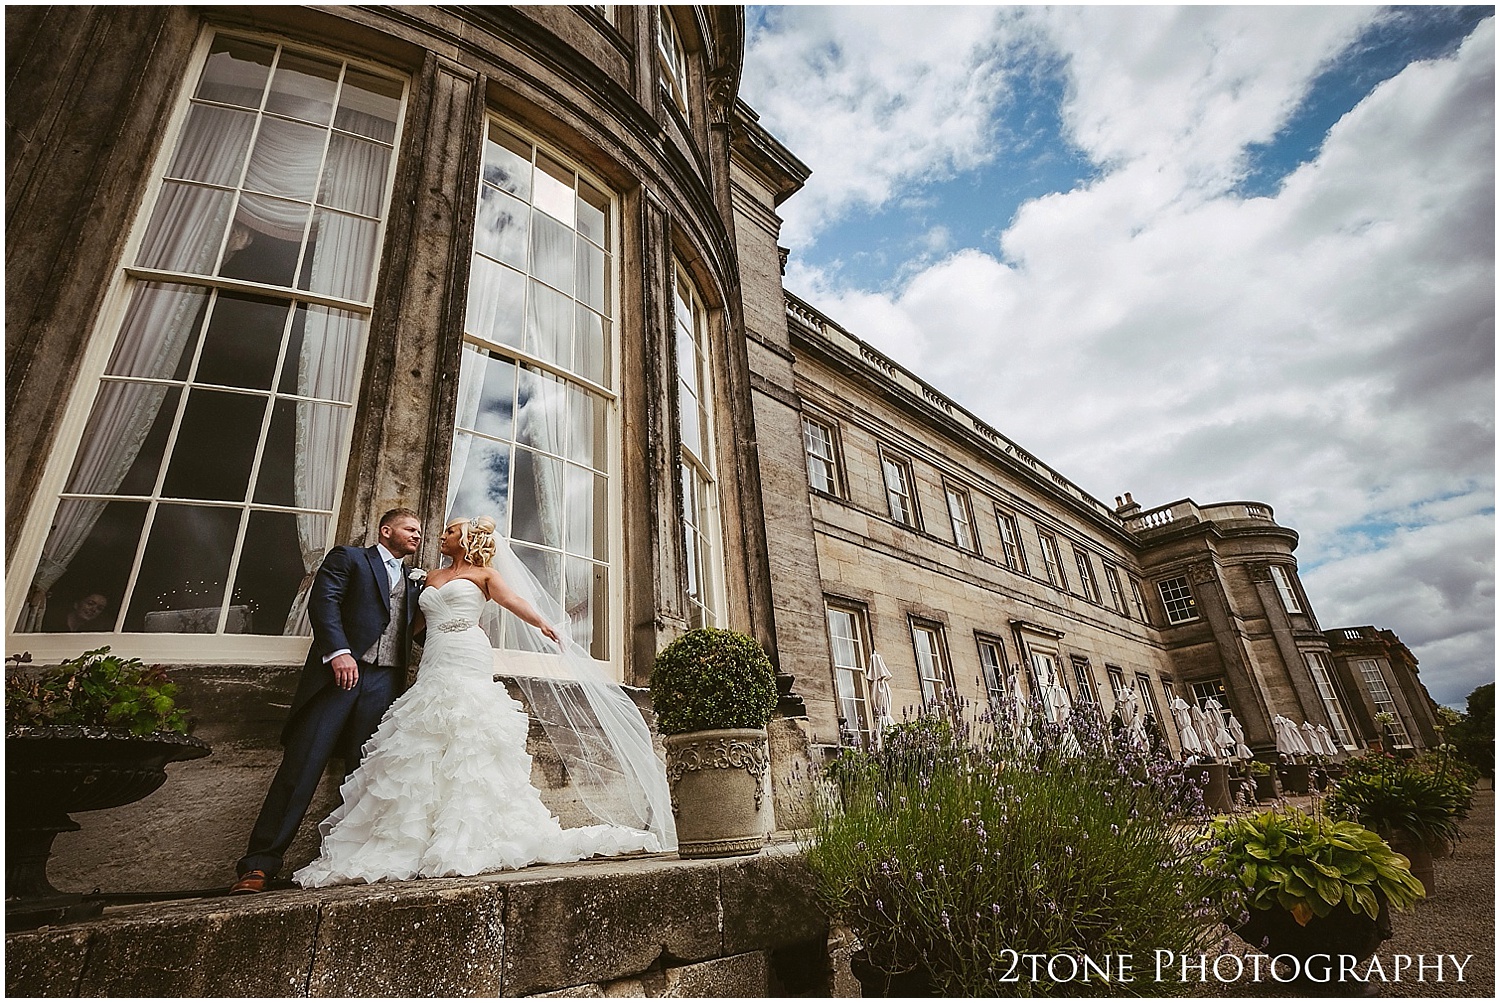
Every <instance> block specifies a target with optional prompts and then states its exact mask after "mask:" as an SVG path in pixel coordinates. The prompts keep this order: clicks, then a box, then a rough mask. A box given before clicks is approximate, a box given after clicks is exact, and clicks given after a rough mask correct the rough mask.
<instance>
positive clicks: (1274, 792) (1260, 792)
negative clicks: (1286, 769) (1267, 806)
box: [1255, 773, 1281, 801]
mask: <svg viewBox="0 0 1500 1003" xmlns="http://www.w3.org/2000/svg"><path fill="white" fill-rule="evenodd" d="M1280 796H1281V790H1280V788H1278V787H1277V786H1276V774H1275V773H1257V774H1255V799H1256V800H1257V801H1275V800H1276V799H1277V798H1278V797H1280Z"/></svg>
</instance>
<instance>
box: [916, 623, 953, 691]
mask: <svg viewBox="0 0 1500 1003" xmlns="http://www.w3.org/2000/svg"><path fill="white" fill-rule="evenodd" d="M911 643H912V648H913V649H914V650H915V652H916V656H917V682H918V683H920V684H921V687H922V702H923V703H924V704H934V703H937V702H939V701H941V700H943V698H945V697H947V696H948V695H949V694H950V693H952V692H953V672H952V668H951V667H950V666H949V665H948V649H947V646H946V645H944V643H943V634H942V629H941V628H939V627H937V626H936V625H927V624H920V623H915V622H913V623H912V625H911Z"/></svg>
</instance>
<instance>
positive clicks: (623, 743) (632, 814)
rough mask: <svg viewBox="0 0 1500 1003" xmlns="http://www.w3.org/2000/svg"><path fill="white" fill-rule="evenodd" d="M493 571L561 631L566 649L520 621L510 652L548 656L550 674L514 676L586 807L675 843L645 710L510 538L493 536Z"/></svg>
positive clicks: (511, 634) (509, 639) (510, 636)
mask: <svg viewBox="0 0 1500 1003" xmlns="http://www.w3.org/2000/svg"><path fill="white" fill-rule="evenodd" d="M495 543H496V544H497V546H496V548H495V556H494V559H493V561H492V564H493V566H494V568H495V569H496V570H497V571H499V572H500V575H501V577H502V578H504V579H505V582H506V584H508V585H509V586H510V587H511V588H513V589H515V590H516V592H517V593H519V594H520V595H521V596H522V597H523V598H524V599H526V600H527V601H528V602H530V603H531V605H532V606H534V607H535V608H536V610H537V612H538V613H540V614H541V615H542V618H543V619H544V620H546V621H547V622H548V623H550V624H552V625H553V626H554V627H556V628H557V632H558V634H559V635H561V637H562V645H561V648H562V650H561V651H560V652H559V651H558V646H557V645H554V644H553V643H552V642H551V641H549V640H547V638H546V637H544V636H543V635H542V633H541V632H540V631H538V630H536V629H535V628H533V627H530V626H527V625H525V624H521V623H520V622H519V620H518V621H516V623H517V626H518V627H519V629H517V630H514V631H506V632H505V633H506V635H507V636H506V638H505V646H506V648H507V649H511V650H514V649H520V650H522V651H529V652H537V653H539V654H544V655H548V656H551V657H549V658H547V659H545V660H544V661H542V664H544V665H545V666H546V668H545V670H544V672H545V674H533V673H530V672H525V673H517V674H516V675H515V677H514V678H515V680H516V683H517V685H518V686H519V687H520V688H521V691H522V692H523V693H524V694H525V696H526V702H527V703H528V704H529V707H528V709H529V710H530V712H531V715H532V717H533V718H535V719H536V720H538V721H539V722H541V725H542V728H543V729H544V730H545V732H546V734H547V738H548V739H549V740H550V741H551V743H552V745H553V747H554V748H555V749H556V750H557V753H558V756H559V757H560V758H561V760H562V762H563V765H564V767H565V769H566V770H567V772H568V781H569V783H570V784H571V785H572V787H573V788H574V790H576V792H577V794H578V797H579V799H580V800H581V801H582V803H583V805H584V807H585V808H587V809H588V811H589V812H590V813H591V814H593V815H594V816H595V817H596V818H598V819H599V820H600V821H602V822H607V823H609V824H612V825H621V826H625V827H627V828H630V829H639V830H642V831H645V832H650V833H651V834H653V835H654V836H655V837H656V839H657V842H659V843H660V844H661V849H663V850H674V849H676V848H677V825H676V822H675V820H674V819H673V817H672V803H671V796H670V794H669V793H668V790H667V776H666V771H665V768H664V767H663V765H662V762H661V760H660V759H658V758H657V755H656V750H655V749H654V748H653V747H652V744H651V731H650V729H648V728H647V727H646V722H645V720H644V719H643V718H642V717H641V712H640V709H639V708H638V707H637V706H636V704H635V701H633V700H632V699H631V698H630V696H629V695H628V694H627V693H626V692H625V690H624V689H623V688H622V687H621V686H620V684H619V683H617V682H615V680H614V679H612V678H610V676H609V674H608V673H607V672H606V671H605V670H604V669H603V668H601V667H600V665H599V664H598V663H597V662H595V661H594V659H593V658H592V657H590V655H589V653H588V652H587V651H586V650H584V649H583V648H582V647H581V646H579V645H578V643H577V642H575V641H574V640H573V638H572V635H571V633H570V629H569V628H570V621H569V617H568V615H567V612H566V611H565V610H564V609H563V607H562V605H561V604H560V603H559V602H558V601H557V600H556V599H555V598H554V597H553V596H552V595H551V594H550V593H549V592H548V591H547V590H546V589H545V588H544V587H543V586H542V583H541V582H540V581H538V580H537V578H536V576H535V575H533V574H532V573H531V571H530V570H529V569H528V568H527V567H526V565H525V564H524V563H523V562H522V561H521V559H520V558H519V557H517V556H516V553H515V551H514V550H512V549H511V546H510V541H509V540H507V539H504V538H502V537H498V536H497V537H496V538H495Z"/></svg>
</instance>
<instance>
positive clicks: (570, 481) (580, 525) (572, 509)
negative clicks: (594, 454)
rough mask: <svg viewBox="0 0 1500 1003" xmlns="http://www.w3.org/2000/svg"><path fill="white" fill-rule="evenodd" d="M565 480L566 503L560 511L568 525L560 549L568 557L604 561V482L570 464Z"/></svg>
mask: <svg viewBox="0 0 1500 1003" xmlns="http://www.w3.org/2000/svg"><path fill="white" fill-rule="evenodd" d="M565 476H566V478H567V484H566V489H567V499H566V501H565V504H564V508H565V509H566V511H567V513H568V524H567V538H566V540H565V541H564V549H565V550H567V552H568V553H570V554H578V555H579V556H582V557H591V558H594V559H595V560H600V561H602V560H605V559H606V558H607V556H608V551H607V546H606V543H607V541H606V540H605V537H604V527H605V521H604V515H605V513H604V499H605V497H606V495H605V490H606V483H605V480H604V478H603V477H600V476H598V475H597V474H595V473H593V472H592V471H589V470H585V469H583V468H582V467H575V466H573V465H572V464H567V466H566V470H565Z"/></svg>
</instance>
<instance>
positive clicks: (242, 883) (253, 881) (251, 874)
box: [229, 871, 271, 895]
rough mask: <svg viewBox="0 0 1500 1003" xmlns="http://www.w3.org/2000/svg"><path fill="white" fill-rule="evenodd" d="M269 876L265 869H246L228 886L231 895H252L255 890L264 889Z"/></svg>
mask: <svg viewBox="0 0 1500 1003" xmlns="http://www.w3.org/2000/svg"><path fill="white" fill-rule="evenodd" d="M270 880H271V877H270V875H268V874H267V873H266V872H265V871H246V872H245V873H244V874H241V875H240V879H239V880H238V881H236V882H235V883H234V884H232V885H230V886H229V894H231V895H253V894H255V893H256V892H263V891H265V890H266V882H268V881H270Z"/></svg>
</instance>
